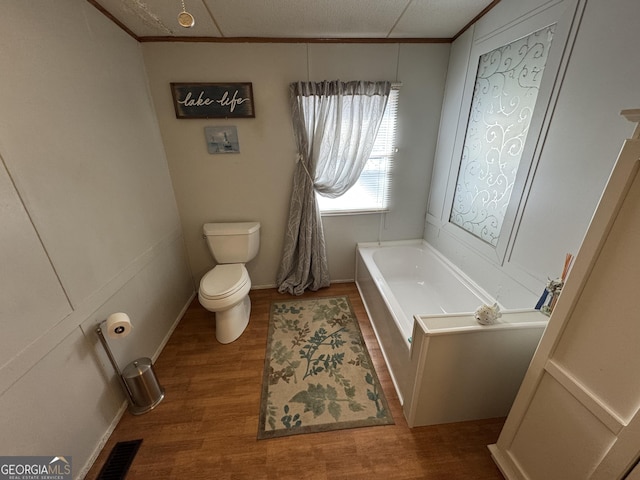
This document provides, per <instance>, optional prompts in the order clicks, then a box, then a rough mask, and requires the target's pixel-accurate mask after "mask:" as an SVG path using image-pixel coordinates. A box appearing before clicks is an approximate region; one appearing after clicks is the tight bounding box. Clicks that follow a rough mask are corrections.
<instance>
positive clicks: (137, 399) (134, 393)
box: [96, 320, 164, 415]
mask: <svg viewBox="0 0 640 480" xmlns="http://www.w3.org/2000/svg"><path fill="white" fill-rule="evenodd" d="M106 323H107V321H106V320H103V321H102V322H101V323H100V324H99V325H98V327H97V328H96V333H97V334H98V338H99V339H100V343H102V346H103V347H104V350H105V352H107V356H108V357H109V361H110V362H111V365H112V366H113V369H114V370H115V371H116V373H117V374H118V381H119V382H120V386H121V387H122V390H123V391H124V393H125V396H126V397H127V400H128V401H129V411H130V412H131V413H132V414H133V415H142V414H143V413H147V412H149V411H150V410H153V409H154V408H155V407H156V406H157V405H158V404H159V403H160V402H161V401H162V399H163V398H164V388H162V387H161V386H160V384H159V383H158V379H157V378H156V374H155V372H154V370H153V364H152V363H151V359H149V358H146V357H143V358H138V359H137V360H134V361H133V362H131V363H129V364H128V365H127V366H126V367H125V368H124V370H123V371H121V370H120V367H119V366H118V362H116V359H115V357H114V356H113V353H112V352H111V349H110V348H109V343H108V342H107V339H106V338H105V336H104V331H103V328H104V327H106Z"/></svg>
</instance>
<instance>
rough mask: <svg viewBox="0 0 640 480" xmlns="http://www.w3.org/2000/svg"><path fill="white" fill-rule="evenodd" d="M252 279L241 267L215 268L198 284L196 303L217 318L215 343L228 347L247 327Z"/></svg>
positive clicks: (224, 266)
mask: <svg viewBox="0 0 640 480" xmlns="http://www.w3.org/2000/svg"><path fill="white" fill-rule="evenodd" d="M250 289H251V279H250V278H249V273H248V272H247V269H246V268H245V266H244V265H243V264H239V263H233V264H229V265H217V266H215V267H214V268H213V269H212V270H210V271H209V272H208V273H207V274H206V275H205V276H204V277H202V280H201V281H200V289H199V291H198V300H199V301H200V304H201V305H202V306H203V307H204V308H206V309H207V310H209V311H210V312H214V313H215V314H216V339H217V340H218V341H219V342H220V343H231V342H233V341H234V340H236V339H238V338H239V337H240V335H242V333H243V332H244V330H245V329H246V328H247V325H248V324H249V317H250V314H251V300H249V295H248V294H249V290H250Z"/></svg>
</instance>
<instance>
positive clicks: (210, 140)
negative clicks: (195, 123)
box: [204, 126, 240, 154]
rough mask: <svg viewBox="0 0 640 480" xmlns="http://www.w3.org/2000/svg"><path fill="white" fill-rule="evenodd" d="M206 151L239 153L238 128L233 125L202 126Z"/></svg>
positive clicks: (212, 152)
mask: <svg viewBox="0 0 640 480" xmlns="http://www.w3.org/2000/svg"><path fill="white" fill-rule="evenodd" d="M204 136H205V139H206V140H207V151H208V152H209V153H211V154H216V153H240V142H239V141H238V130H237V129H236V127H235V126H226V127H204Z"/></svg>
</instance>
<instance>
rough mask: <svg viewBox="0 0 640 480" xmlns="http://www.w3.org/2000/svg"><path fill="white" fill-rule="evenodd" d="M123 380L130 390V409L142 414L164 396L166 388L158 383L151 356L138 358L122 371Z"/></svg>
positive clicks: (153, 406) (132, 411) (134, 412)
mask: <svg viewBox="0 0 640 480" xmlns="http://www.w3.org/2000/svg"><path fill="white" fill-rule="evenodd" d="M122 380H123V381H124V383H125V386H126V387H127V390H128V391H129V400H130V407H131V408H130V410H131V413H133V414H134V415H141V414H143V413H146V412H148V411H149V410H151V409H153V408H155V407H156V406H157V405H158V404H159V403H160V402H161V401H162V399H163V398H164V388H162V387H161V386H160V384H159V383H158V379H157V378H156V374H155V372H154V371H153V364H152V363H151V359H150V358H146V357H144V358H138V359H137V360H134V361H133V362H131V363H130V364H129V365H127V366H126V367H125V368H124V370H123V371H122Z"/></svg>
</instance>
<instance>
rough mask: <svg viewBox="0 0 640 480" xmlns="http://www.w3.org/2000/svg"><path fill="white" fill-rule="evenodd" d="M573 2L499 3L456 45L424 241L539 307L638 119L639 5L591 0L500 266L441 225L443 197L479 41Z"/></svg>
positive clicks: (498, 288)
mask: <svg viewBox="0 0 640 480" xmlns="http://www.w3.org/2000/svg"><path fill="white" fill-rule="evenodd" d="M573 3H574V2H573V1H572V0H564V1H560V0H553V1H545V0H538V1H536V2H532V1H531V0H506V1H503V2H500V3H499V4H498V5H497V6H496V7H495V8H494V9H493V10H491V11H490V12H489V14H488V15H486V16H485V17H483V18H482V19H481V21H480V22H478V23H477V24H476V26H475V28H474V29H473V30H470V31H469V32H467V33H466V34H465V35H463V36H461V37H460V38H459V39H458V40H457V41H456V42H455V43H454V44H453V47H452V57H451V60H450V65H451V67H450V69H449V75H450V76H449V78H448V79H447V90H446V92H447V93H446V98H445V103H444V107H443V112H442V126H441V132H440V142H439V145H438V152H437V154H436V160H435V166H434V174H433V179H432V184H431V197H430V203H429V215H428V217H427V225H426V229H425V238H426V239H427V240H428V241H429V242H430V243H432V244H434V245H435V246H436V247H437V248H439V249H440V250H442V251H443V252H444V253H445V254H446V255H448V256H449V257H450V258H451V259H452V260H453V261H454V262H456V263H457V264H458V265H460V266H461V267H462V268H463V269H464V270H465V271H467V272H468V273H469V274H470V275H471V276H472V277H473V278H474V279H475V280H476V281H478V282H479V283H481V284H482V285H483V286H484V287H485V288H486V289H487V290H488V291H489V292H490V293H492V294H494V295H496V294H498V295H500V300H501V301H503V302H504V303H505V304H507V306H514V307H516V306H523V305H528V306H533V304H535V301H536V300H537V297H538V296H539V295H540V293H542V289H543V287H544V284H545V282H546V280H547V278H548V277H551V278H555V277H557V276H559V275H560V273H561V270H562V266H563V263H564V258H565V254H566V253H574V254H575V253H577V251H578V248H579V246H580V243H581V241H582V238H583V236H584V234H585V232H586V230H587V227H588V225H589V221H590V219H591V216H592V214H593V211H594V210H595V206H596V204H597V202H598V200H599V198H600V195H601V193H602V191H603V189H604V186H605V184H606V181H607V178H608V176H609V174H610V172H611V169H612V167H613V164H614V162H615V160H616V158H617V154H618V151H619V149H620V147H621V145H622V142H623V140H624V139H625V138H627V137H628V136H629V135H630V134H631V131H632V126H631V125H630V124H629V122H627V121H626V120H625V119H624V118H623V117H621V116H620V115H619V113H620V111H621V110H623V109H627V108H637V107H638V106H640V86H639V84H638V82H637V78H639V77H640V64H639V63H638V62H637V61H636V59H637V48H636V43H637V42H636V39H635V34H634V32H635V30H636V25H635V23H636V20H637V18H638V17H639V16H640V3H638V2H637V1H636V0H613V1H611V2H598V1H593V0H589V1H587V2H586V8H585V9H584V16H583V18H582V22H581V23H580V24H579V29H578V30H577V36H576V39H575V44H574V46H573V49H572V50H571V51H570V52H569V53H570V56H569V60H568V65H567V69H566V74H565V76H564V78H561V79H560V84H559V87H560V88H559V90H558V97H557V101H556V102H555V104H554V108H553V109H552V110H551V111H550V117H549V124H548V132H547V134H546V136H543V137H541V138H540V139H539V141H540V144H539V147H540V154H539V160H538V163H537V168H536V169H535V170H534V171H532V172H531V173H530V176H529V181H530V182H531V186H530V190H529V192H528V196H526V197H525V199H524V201H523V202H522V204H521V205H520V208H519V210H518V218H519V223H516V228H515V230H514V233H513V236H512V238H511V240H510V243H509V246H508V248H507V255H506V258H505V261H504V264H503V265H499V264H497V263H495V262H491V261H489V260H487V258H486V257H484V256H481V255H479V254H478V253H477V252H476V251H474V249H473V248H470V247H469V246H468V245H467V244H466V243H465V242H464V241H461V240H459V239H456V238H454V237H453V236H451V235H448V234H447V233H446V232H445V229H444V228H443V227H442V224H441V223H440V222H444V223H446V222H447V220H448V213H447V212H449V211H450V207H451V205H449V204H447V203H446V202H445V201H444V198H445V195H446V191H445V188H444V187H443V186H444V185H446V184H447V182H448V175H449V172H450V169H449V168H450V166H451V162H454V161H455V162H457V161H459V159H458V158H453V157H452V156H451V151H452V149H453V148H454V145H455V141H456V138H455V136H456V134H457V135H458V139H459V137H460V135H462V136H463V135H464V131H462V132H460V131H458V132H456V131H455V128H456V124H457V122H458V119H459V116H463V117H466V115H467V114H468V113H467V112H465V111H463V110H464V109H462V110H461V99H462V95H463V91H462V85H463V80H462V79H461V76H460V75H461V73H462V72H463V71H464V70H465V68H466V65H468V64H469V52H470V50H471V48H472V45H473V43H474V42H477V41H479V40H481V39H483V38H486V36H487V35H490V34H492V33H495V32H503V31H504V30H505V29H506V28H507V27H512V26H514V25H516V24H518V23H519V22H521V21H522V20H523V19H524V18H526V17H527V16H528V15H529V14H530V13H531V12H533V11H545V10H547V9H548V8H549V7H551V6H553V5H557V4H565V5H566V6H567V8H569V7H570V6H571V4H573ZM582 4H583V2H580V6H582ZM578 20H580V18H579V17H578ZM516 38H517V37H516ZM469 74H473V75H475V72H468V73H467V75H469ZM534 140H535V139H531V138H528V139H527V141H528V142H529V141H534ZM513 280H515V282H513ZM506 285H510V286H509V287H507V286H506ZM509 303H512V305H508V304H509ZM518 304H519V305H518Z"/></svg>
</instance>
